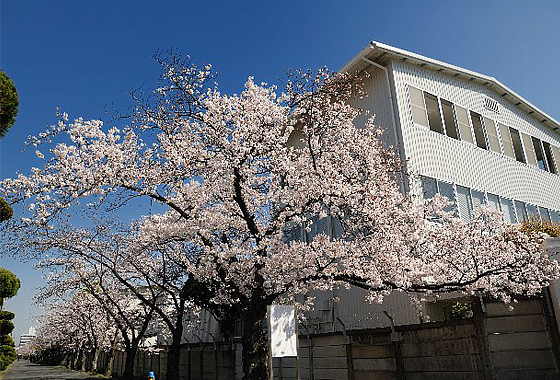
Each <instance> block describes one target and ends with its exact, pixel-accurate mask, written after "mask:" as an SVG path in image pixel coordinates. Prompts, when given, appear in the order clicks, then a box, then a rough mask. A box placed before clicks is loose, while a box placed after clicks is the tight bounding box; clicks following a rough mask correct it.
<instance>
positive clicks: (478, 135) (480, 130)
mask: <svg viewBox="0 0 560 380" xmlns="http://www.w3.org/2000/svg"><path fill="white" fill-rule="evenodd" d="M471 120H472V124H473V128H474V137H475V139H476V145H477V146H478V147H479V148H482V149H488V148H487V146H486V137H485V136H484V135H485V132H484V126H483V125H482V118H481V116H480V115H479V114H477V113H476V112H473V111H471Z"/></svg>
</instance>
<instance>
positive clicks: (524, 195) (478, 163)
mask: <svg viewBox="0 0 560 380" xmlns="http://www.w3.org/2000/svg"><path fill="white" fill-rule="evenodd" d="M391 67H392V69H393V76H394V82H395V92H396V98H397V105H398V116H397V117H398V118H399V124H400V126H401V130H402V140H403V142H402V143H403V148H404V152H405V157H406V159H407V160H408V163H409V166H410V169H411V170H412V171H413V172H416V173H418V174H421V175H425V176H430V177H434V178H438V179H443V180H446V181H450V182H454V183H457V184H459V185H462V186H466V187H469V188H475V189H479V190H486V191H488V192H490V193H494V194H498V195H500V196H504V197H507V198H513V199H518V200H521V201H524V202H528V203H534V204H538V205H540V206H544V207H548V208H552V209H556V210H558V209H560V176H558V175H555V174H552V173H548V172H545V171H543V170H540V169H538V168H536V167H534V166H531V165H527V164H523V163H520V162H517V161H515V160H514V159H511V158H509V157H506V156H504V155H501V154H499V153H496V152H491V151H487V150H483V149H480V148H478V147H477V146H476V145H473V144H470V143H467V142H465V141H457V140H454V139H452V138H449V137H447V136H444V135H441V134H438V133H435V132H433V131H430V130H429V129H428V128H425V127H422V126H417V125H415V124H414V123H413V122H412V116H411V111H410V105H409V97H408V89H407V87H408V85H412V86H415V87H417V88H419V89H422V90H424V91H427V92H429V93H432V94H434V95H437V96H438V97H441V98H443V99H446V100H449V101H451V102H453V103H455V104H457V105H459V106H461V107H464V108H466V109H468V110H472V111H475V112H477V113H479V114H481V115H483V116H484V117H488V118H490V119H492V120H494V121H496V122H500V123H503V124H505V125H507V126H509V127H513V128H516V129H518V130H519V131H520V132H523V133H526V134H528V135H531V136H534V137H537V138H539V139H541V140H543V141H547V142H548V143H550V144H552V145H554V146H560V135H559V134H557V133H556V132H554V131H552V130H551V129H549V128H547V127H546V126H544V125H542V124H541V123H539V121H537V120H535V119H534V118H533V117H531V116H530V115H528V114H526V113H525V112H523V111H522V110H520V109H518V108H517V107H516V106H515V105H513V104H511V103H509V102H508V101H506V100H504V98H502V97H501V96H500V95H499V94H496V93H495V92H494V91H492V90H491V89H490V88H489V87H487V86H484V85H481V84H477V83H475V82H473V81H468V80H463V79H460V78H457V77H454V76H450V75H446V74H444V73H440V72H436V71H432V70H428V69H423V68H421V67H419V66H416V65H413V64H408V63H405V62H401V61H393V62H392V64H391ZM485 97H489V98H492V99H494V100H496V101H497V102H498V103H499V105H500V106H499V108H500V113H499V114H496V113H495V112H493V111H490V110H488V109H486V108H485V107H484V99H485Z"/></svg>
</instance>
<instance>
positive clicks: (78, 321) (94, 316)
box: [34, 291, 116, 372]
mask: <svg viewBox="0 0 560 380" xmlns="http://www.w3.org/2000/svg"><path fill="white" fill-rule="evenodd" d="M46 310H47V312H46V313H45V314H44V315H43V316H41V317H40V318H39V329H38V338H37V340H36V342H34V345H35V346H36V347H40V350H41V351H43V354H44V355H49V354H50V355H53V354H56V355H57V356H58V357H60V356H61V355H63V356H65V357H63V358H62V362H65V361H67V360H70V356H71V355H73V356H74V359H75V361H76V363H74V367H75V368H77V369H82V370H85V359H86V357H85V354H86V352H88V351H93V352H94V353H95V354H94V360H93V369H92V371H94V372H95V371H96V370H97V367H96V364H97V358H98V355H99V353H100V352H101V350H109V349H110V348H111V346H112V343H113V341H114V337H115V336H116V329H115V324H114V323H113V322H112V321H111V320H110V318H109V316H108V315H107V313H106V312H105V311H104V310H103V309H102V308H101V307H100V306H99V303H98V302H97V300H96V299H95V298H94V297H92V296H91V294H90V293H88V292H85V291H82V292H79V293H76V294H73V295H72V296H71V298H69V299H59V300H58V301H56V302H53V303H50V304H49V305H48V306H47V307H46ZM45 359H47V358H46V357H45ZM56 364H59V363H56Z"/></svg>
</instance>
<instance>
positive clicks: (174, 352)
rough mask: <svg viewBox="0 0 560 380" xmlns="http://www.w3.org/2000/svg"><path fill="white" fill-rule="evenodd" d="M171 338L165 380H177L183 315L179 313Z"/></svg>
mask: <svg viewBox="0 0 560 380" xmlns="http://www.w3.org/2000/svg"><path fill="white" fill-rule="evenodd" d="M172 334H173V338H172V340H171V345H170V346H169V349H168V351H167V374H166V377H165V378H166V379H167V380H179V356H180V354H181V339H182V338H183V313H179V315H178V316H177V321H176V324H175V328H174V329H173V331H172Z"/></svg>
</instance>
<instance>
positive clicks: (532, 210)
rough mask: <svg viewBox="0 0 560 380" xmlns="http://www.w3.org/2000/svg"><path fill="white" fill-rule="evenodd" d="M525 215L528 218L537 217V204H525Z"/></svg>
mask: <svg viewBox="0 0 560 380" xmlns="http://www.w3.org/2000/svg"><path fill="white" fill-rule="evenodd" d="M527 217H528V218H529V219H533V218H539V212H538V211H537V206H533V205H529V204H528V205H527Z"/></svg>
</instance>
